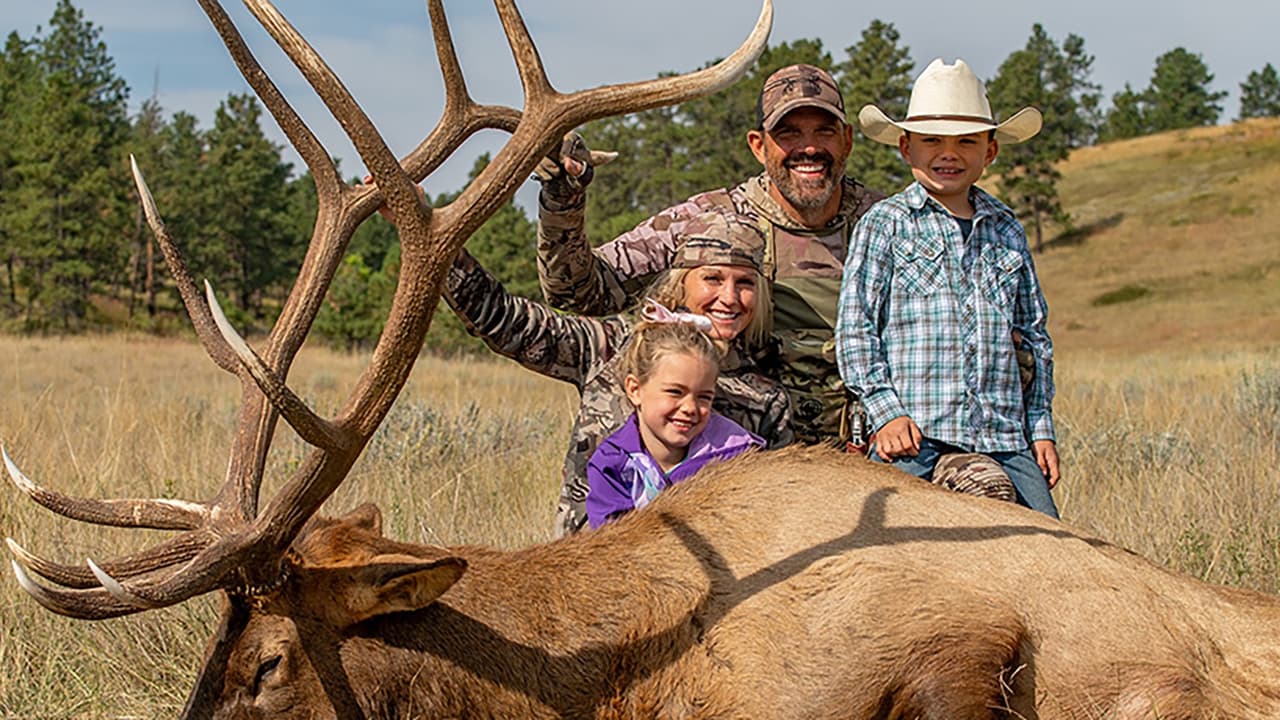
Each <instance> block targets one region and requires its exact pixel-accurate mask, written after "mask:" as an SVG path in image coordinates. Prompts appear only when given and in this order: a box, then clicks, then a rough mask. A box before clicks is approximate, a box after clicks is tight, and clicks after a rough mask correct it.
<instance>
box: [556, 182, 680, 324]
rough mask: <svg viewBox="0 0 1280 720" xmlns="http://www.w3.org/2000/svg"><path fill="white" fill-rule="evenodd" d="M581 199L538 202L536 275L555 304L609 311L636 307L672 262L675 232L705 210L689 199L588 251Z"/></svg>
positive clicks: (587, 310)
mask: <svg viewBox="0 0 1280 720" xmlns="http://www.w3.org/2000/svg"><path fill="white" fill-rule="evenodd" d="M584 207H585V200H583V202H582V203H573V204H570V205H568V206H561V205H558V204H557V203H554V202H549V201H548V200H547V199H546V198H540V199H539V202H538V279H539V281H540V282H541V283H542V294H543V297H545V298H546V299H547V303H548V304H550V305H551V306H552V307H554V308H559V309H561V310H568V311H571V312H576V313H582V314H584V315H607V314H610V313H617V312H621V311H622V310H624V309H626V308H628V307H630V306H631V305H634V304H635V303H636V302H637V301H638V300H639V299H640V294H641V293H643V292H644V289H645V288H646V287H647V286H648V284H649V282H650V281H651V280H652V279H653V276H654V275H656V274H657V273H659V272H661V271H663V270H665V269H667V268H668V267H669V266H670V265H671V258H672V257H674V256H675V249H676V240H675V237H676V235H675V233H676V232H677V231H678V230H679V228H680V227H682V226H683V224H684V222H685V221H687V220H688V219H689V218H691V217H693V216H694V215H697V214H698V213H700V212H703V211H704V209H703V208H702V207H701V206H700V205H699V204H698V203H697V202H696V201H695V200H688V201H686V202H683V203H681V204H679V205H676V206H674V207H671V208H668V209H666V210H663V211H662V212H660V213H658V214H657V215H654V216H653V217H651V218H649V219H648V220H645V221H644V222H642V223H640V224H639V225H637V226H636V227H635V228H634V229H633V230H631V231H629V232H626V233H624V234H622V235H619V236H618V237H616V238H614V239H613V240H611V241H609V242H608V243H606V244H604V245H602V246H600V247H599V248H596V249H595V250H594V251H593V250H592V249H591V244H590V242H589V241H588V239H587V235H586V231H585V230H584V229H583V226H584V225H583V224H584Z"/></svg>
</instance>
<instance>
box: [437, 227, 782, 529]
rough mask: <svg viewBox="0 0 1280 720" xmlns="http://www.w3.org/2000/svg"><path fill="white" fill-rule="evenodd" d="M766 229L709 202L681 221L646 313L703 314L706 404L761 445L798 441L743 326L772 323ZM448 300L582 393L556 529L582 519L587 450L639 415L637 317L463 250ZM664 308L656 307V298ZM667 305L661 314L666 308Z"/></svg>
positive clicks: (484, 331)
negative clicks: (605, 312) (530, 295)
mask: <svg viewBox="0 0 1280 720" xmlns="http://www.w3.org/2000/svg"><path fill="white" fill-rule="evenodd" d="M764 246H765V242H764V237H763V235H762V234H761V232H760V230H759V228H757V227H756V226H755V225H754V224H752V223H751V222H750V220H749V219H744V218H740V217H738V216H736V215H733V214H722V213H707V214H705V215H703V216H699V217H698V218H697V220H696V221H695V222H690V223H688V224H687V225H686V227H685V229H684V231H683V233H682V238H681V244H680V246H679V248H678V249H677V251H676V257H675V261H674V262H673V263H672V267H671V269H670V270H669V271H667V272H666V273H664V275H663V276H661V277H659V278H658V279H657V280H656V281H655V282H654V283H653V285H652V286H651V290H650V294H649V297H650V298H652V300H653V301H654V304H653V305H651V306H650V307H651V308H652V309H651V310H650V311H649V312H650V315H651V316H652V315H654V314H658V315H663V313H666V314H668V315H671V316H674V317H676V318H679V319H680V320H681V321H685V322H693V323H696V324H697V326H698V327H699V328H700V330H701V331H702V332H704V333H705V334H706V336H707V337H708V338H709V339H710V340H711V341H712V344H713V345H715V347H716V350H717V352H718V353H719V355H720V357H719V359H718V362H717V363H716V365H717V367H716V370H717V377H716V380H715V383H714V399H713V400H712V401H711V407H713V408H714V409H715V411H716V412H717V413H719V414H720V415H722V416H724V417H725V418H728V419H730V420H732V421H734V422H735V423H737V424H738V425H739V426H741V427H742V428H744V429H745V430H747V431H750V432H751V433H753V434H755V435H756V436H759V437H760V438H762V439H763V441H764V443H765V445H766V447H769V448H774V447H782V446H784V445H787V444H789V443H790V442H791V440H792V438H793V435H792V431H791V427H790V418H791V409H790V404H789V400H788V398H787V394H786V392H785V390H783V388H782V386H781V385H779V384H778V383H777V382H775V381H774V380H772V379H770V378H768V377H765V376H764V375H763V374H761V373H760V372H759V371H758V370H757V369H756V367H755V366H754V365H753V364H752V363H751V361H750V360H749V358H748V355H747V353H746V352H745V351H744V348H745V345H744V342H745V341H746V339H747V337H757V338H763V337H765V336H766V335H767V334H768V321H769V318H768V309H769V307H770V306H771V304H770V302H769V300H768V283H767V282H765V279H764V276H763V275H762V272H761V268H762V266H763V260H764ZM445 300H446V301H447V302H448V303H449V305H450V307H452V308H453V310H454V312H455V313H457V314H458V317H459V318H461V319H462V322H463V324H464V325H465V326H466V328H467V331H468V332H470V333H471V334H472V335H475V336H477V337H479V338H481V339H482V340H484V342H485V343H486V344H487V345H488V346H489V347H490V348H491V349H492V350H494V351H495V352H497V353H498V354H500V355H503V356H505V357H508V358H511V359H512V360H515V361H516V362H519V363H520V364H521V365H523V366H524V367H526V368H529V369H530V370H533V371H534V372H537V373H540V374H542V375H546V376H548V377H553V378H556V379H558V380H563V381H565V382H569V383H572V384H573V385H574V387H576V388H577V389H578V391H579V393H580V394H581V398H582V400H581V402H580V404H579V408H578V416H577V418H576V419H575V422H574V426H573V430H572V433H571V436H570V441H569V448H568V451H567V452H566V454H565V462H564V470H563V474H562V478H561V497H560V507H559V510H558V513H557V518H556V526H555V531H556V535H557V536H559V535H565V534H569V533H573V532H577V531H578V530H580V529H582V528H583V527H584V526H585V525H586V523H587V514H586V498H587V491H588V483H587V472H586V470H587V461H588V459H589V458H590V457H591V455H592V453H593V452H594V451H595V449H596V447H597V446H598V445H599V444H600V442H601V440H603V439H604V438H605V437H606V436H608V435H609V434H610V433H612V432H614V431H615V430H617V429H618V428H620V427H621V426H622V425H623V424H624V423H625V422H626V421H627V419H628V418H629V417H630V416H631V415H632V413H633V411H634V407H633V405H632V403H631V402H630V401H629V400H628V398H627V395H626V393H625V391H624V387H623V384H624V381H625V377H626V371H625V370H624V369H623V367H622V359H623V357H624V355H625V352H626V349H627V348H628V346H629V343H630V342H631V341H632V338H633V336H634V330H635V327H636V318H635V317H634V316H631V315H625V314H624V315H614V316H609V317H603V318H589V317H577V316H566V315H561V314H558V313H556V312H555V311H553V310H551V309H550V308H548V307H546V306H545V305H542V304H540V303H537V302H534V301H532V300H529V299H527V298H522V297H518V296H515V295H511V294H510V293H508V292H507V291H506V290H505V289H504V288H503V287H502V285H501V284H500V283H498V282H497V280H495V279H494V278H493V276H492V275H490V274H489V273H488V272H487V271H486V270H485V269H484V268H483V267H481V266H480V265H479V264H478V263H477V262H476V260H475V258H473V257H471V256H470V255H469V254H467V253H466V252H465V251H464V252H463V253H461V254H460V256H459V257H458V259H457V260H456V261H455V262H454V264H453V267H452V269H451V270H450V273H449V278H448V282H447V286H446V292H445ZM657 308H661V309H660V310H659V309H657ZM664 317H665V315H664Z"/></svg>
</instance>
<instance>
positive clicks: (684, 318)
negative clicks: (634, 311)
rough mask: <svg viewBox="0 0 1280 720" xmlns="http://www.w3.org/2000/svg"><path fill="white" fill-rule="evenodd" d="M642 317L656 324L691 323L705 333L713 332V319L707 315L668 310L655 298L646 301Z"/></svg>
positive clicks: (641, 312) (641, 313)
mask: <svg viewBox="0 0 1280 720" xmlns="http://www.w3.org/2000/svg"><path fill="white" fill-rule="evenodd" d="M640 317H642V318H644V319H645V320H648V321H649V322H655V323H689V324H690V325H692V326H694V327H695V328H697V329H699V330H701V331H702V332H704V333H710V332H711V318H709V317H707V316H706V315H695V314H694V313H690V312H676V311H674V310H668V309H667V308H666V307H664V306H663V305H662V303H660V302H658V301H657V300H654V299H653V298H645V299H644V309H643V310H641V311H640Z"/></svg>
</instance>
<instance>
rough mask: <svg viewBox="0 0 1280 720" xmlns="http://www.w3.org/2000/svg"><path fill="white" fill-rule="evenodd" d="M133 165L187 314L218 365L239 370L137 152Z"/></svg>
mask: <svg viewBox="0 0 1280 720" xmlns="http://www.w3.org/2000/svg"><path fill="white" fill-rule="evenodd" d="M129 169H130V171H131V172H132V173H133V184H134V185H135V186H136V187H137V188H138V197H139V198H140V199H141V200H142V210H143V213H144V214H145V215H146V216H147V225H149V226H151V232H152V234H153V235H155V236H156V242H157V243H158V244H159V245H160V252H162V253H163V254H164V261H165V264H167V265H168V266H169V274H170V275H173V282H174V284H175V285H177V286H178V294H179V295H181V296H182V304H183V306H185V307H186V308H187V316H188V317H190V318H191V324H192V326H193V327H194V328H195V331H196V337H198V338H200V344H201V345H203V346H204V350H205V352H206V353H208V354H209V357H211V358H213V362H214V363H216V364H217V366H218V367H220V368H222V369H223V370H226V371H227V372H230V373H234V372H235V371H236V360H235V356H234V355H232V354H231V349H230V348H228V347H227V345H226V343H225V342H223V341H222V337H221V336H220V335H219V334H218V331H217V328H215V327H214V324H213V318H212V317H211V316H210V315H209V308H208V307H206V306H205V304H204V303H203V302H202V301H201V299H200V291H199V290H197V289H196V283H195V280H193V279H192V277H191V271H190V270H188V269H187V261H186V259H185V258H183V257H182V253H181V252H180V251H179V250H178V246H177V245H175V244H174V242H173V238H172V237H170V236H169V229H168V228H167V227H165V224H164V220H163V219H162V218H161V217H160V210H159V209H158V208H157V207H156V201H155V198H154V197H152V195H151V188H149V187H147V181H146V179H145V178H144V177H143V176H142V169H141V168H139V167H138V161H137V160H136V159H134V157H133V155H130V156H129Z"/></svg>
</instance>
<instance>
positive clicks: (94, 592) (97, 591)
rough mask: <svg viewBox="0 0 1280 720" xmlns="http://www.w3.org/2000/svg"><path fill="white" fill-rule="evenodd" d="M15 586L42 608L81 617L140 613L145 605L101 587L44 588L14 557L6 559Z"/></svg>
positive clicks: (68, 615)
mask: <svg viewBox="0 0 1280 720" xmlns="http://www.w3.org/2000/svg"><path fill="white" fill-rule="evenodd" d="M9 563H10V565H12V566H13V574H14V576H15V577H16V578H17V579H18V585H20V586H22V589H23V590H25V591H26V592H27V594H28V595H30V596H31V597H32V598H34V599H35V601H36V602H38V603H40V605H41V606H43V607H44V609H46V610H49V611H50V612H55V613H58V614H59V615H66V616H67V617H73V618H79V619H81V620H106V619H107V618H113V617H121V616H123V615H132V614H134V613H138V612H142V611H143V610H145V609H146V608H141V607H137V606H136V605H132V604H129V603H123V602H120V601H119V600H117V599H116V598H114V597H112V596H111V595H110V594H109V593H108V592H107V591H106V590H105V589H103V588H100V587H99V588H94V589H91V590H57V589H53V588H46V587H44V586H43V585H40V584H39V583H37V582H36V581H34V580H32V579H31V576H30V575H28V574H27V571H26V570H25V569H23V567H22V565H20V564H18V561H17V560H11V561H9Z"/></svg>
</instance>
